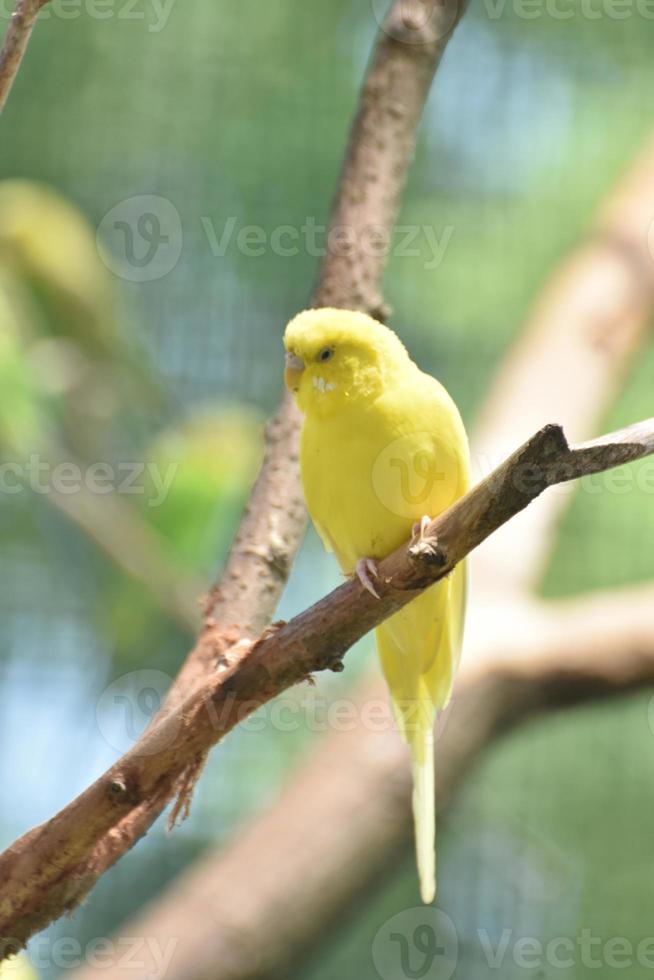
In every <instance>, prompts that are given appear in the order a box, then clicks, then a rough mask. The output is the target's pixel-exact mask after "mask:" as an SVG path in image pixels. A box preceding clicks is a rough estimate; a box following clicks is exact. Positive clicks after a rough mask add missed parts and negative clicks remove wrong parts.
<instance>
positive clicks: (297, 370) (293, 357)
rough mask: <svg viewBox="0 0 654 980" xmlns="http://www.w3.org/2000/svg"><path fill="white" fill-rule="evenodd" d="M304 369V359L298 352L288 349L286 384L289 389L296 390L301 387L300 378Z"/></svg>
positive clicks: (285, 370)
mask: <svg viewBox="0 0 654 980" xmlns="http://www.w3.org/2000/svg"><path fill="white" fill-rule="evenodd" d="M303 371H304V361H303V360H302V358H301V357H298V356H297V354H292V353H291V351H290V350H288V351H286V359H285V369H284V384H285V385H286V387H287V388H288V390H289V391H292V392H295V391H297V390H298V388H299V387H300V378H301V377H302V372H303Z"/></svg>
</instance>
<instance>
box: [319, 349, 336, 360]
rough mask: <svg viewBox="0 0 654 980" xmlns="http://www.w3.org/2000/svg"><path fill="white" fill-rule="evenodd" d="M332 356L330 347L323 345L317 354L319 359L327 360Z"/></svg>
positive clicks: (332, 352)
mask: <svg viewBox="0 0 654 980" xmlns="http://www.w3.org/2000/svg"><path fill="white" fill-rule="evenodd" d="M333 356H334V351H333V349H332V348H331V347H323V349H322V350H321V351H320V353H319V354H318V360H319V361H329V360H330V359H331V358H332V357H333Z"/></svg>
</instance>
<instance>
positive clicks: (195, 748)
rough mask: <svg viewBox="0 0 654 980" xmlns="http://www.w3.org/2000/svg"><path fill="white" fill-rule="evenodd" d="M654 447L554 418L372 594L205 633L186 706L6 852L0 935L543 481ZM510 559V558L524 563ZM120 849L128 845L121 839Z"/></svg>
mask: <svg viewBox="0 0 654 980" xmlns="http://www.w3.org/2000/svg"><path fill="white" fill-rule="evenodd" d="M652 452H654V419H650V420H648V421H646V422H641V423H638V424H637V425H634V426H630V427H628V428H626V429H622V430H620V431H619V432H615V433H612V434H610V435H607V436H604V437H602V438H601V439H596V440H593V441H592V442H590V443H584V444H582V445H580V446H577V447H574V446H573V447H570V446H569V445H568V443H567V441H566V438H565V435H564V433H563V430H562V429H561V427H560V426H557V425H549V426H546V427H545V428H543V429H541V430H540V431H539V432H537V433H536V434H535V435H534V436H533V437H532V438H531V439H530V440H528V442H526V443H525V444H524V445H523V446H521V447H519V449H517V450H516V451H515V452H514V453H513V454H512V455H511V456H510V457H509V458H508V459H507V460H506V461H505V462H504V463H503V464H501V466H499V467H498V468H497V469H496V470H494V471H493V473H491V474H490V475H489V476H488V477H486V479H484V480H483V481H482V482H481V483H479V484H477V486H475V487H474V488H473V489H472V490H470V491H469V492H468V493H467V494H466V495H465V496H464V497H462V498H461V499H460V500H459V501H457V502H456V503H455V504H454V505H453V506H452V507H450V508H449V509H448V510H447V511H446V512H445V513H444V514H442V515H440V516H439V517H438V518H437V519H436V520H434V521H433V522H432V523H431V524H430V525H429V527H428V528H427V529H426V533H425V536H424V538H423V540H421V541H418V542H416V543H413V544H412V543H409V544H407V545H404V546H402V547H401V548H398V549H397V551H395V552H394V553H393V554H392V555H390V556H389V557H388V558H386V559H384V560H383V561H382V562H380V563H379V583H378V585H379V591H380V595H381V598H380V599H375V598H373V597H372V596H371V595H370V594H369V593H368V592H366V591H365V590H364V589H362V588H361V586H360V585H359V583H358V582H356V581H352V580H351V581H348V582H346V583H345V584H343V585H341V586H340V587H339V588H337V589H335V590H334V591H333V592H332V593H331V594H330V595H329V596H327V597H326V598H324V599H322V600H321V601H320V602H318V603H316V604H315V605H314V606H312V607H311V608H310V609H308V610H306V611H305V612H303V613H301V614H300V615H299V616H296V617H295V618H294V619H293V620H291V621H290V622H289V623H286V624H283V625H278V626H276V627H275V628H273V629H268V630H266V631H265V632H264V633H263V634H262V636H261V637H259V639H258V640H257V641H256V642H254V643H244V642H243V641H242V640H241V641H240V642H239V643H233V642H232V640H233V638H230V636H229V635H228V634H226V633H225V631H224V630H221V629H220V628H218V627H216V626H213V627H210V628H208V629H207V631H206V634H207V642H210V643H211V645H212V647H213V653H214V660H215V661H216V662H217V663H218V664H219V666H218V668H217V669H216V670H215V671H214V672H213V673H212V675H211V676H210V677H209V678H207V679H206V680H205V681H204V682H203V684H202V685H201V686H200V687H199V688H198V689H197V690H196V691H195V692H194V693H193V694H191V695H190V697H189V698H187V699H186V701H185V702H184V703H183V704H181V705H180V706H179V707H178V708H176V709H175V710H174V711H172V712H170V713H169V714H168V715H167V716H164V717H161V718H159V719H158V720H157V719H155V722H154V723H153V725H152V726H151V727H150V729H149V730H148V731H146V732H145V733H144V735H143V736H142V737H141V739H140V740H139V741H138V742H137V744H136V745H135V746H134V747H133V748H132V749H131V750H130V751H129V752H127V753H126V754H125V755H124V756H123V757H122V759H120V760H119V761H118V762H117V763H116V764H115V765H114V766H112V767H111V769H109V770H108V772H107V773H105V774H104V775H103V776H102V777H100V779H98V780H97V781H96V782H95V783H93V785H92V786H90V787H89V788H88V789H87V790H86V791H85V792H84V793H82V794H81V795H80V796H79V797H78V798H77V799H76V800H74V801H73V802H72V803H71V804H69V806H67V807H66V808H65V809H64V810H62V811H61V812H60V813H59V814H57V816H55V817H53V818H52V819H51V820H49V821H48V822H47V823H45V824H42V825H41V826H40V827H37V828H35V829H34V830H32V831H30V832H29V833H28V834H26V835H25V836H24V837H22V838H20V839H19V840H18V841H16V842H15V843H14V844H13V845H12V847H10V848H9V849H8V851H6V852H5V853H4V855H2V856H0V885H1V886H2V895H3V902H2V906H1V907H0V935H2V936H3V937H5V939H7V938H8V937H9V939H10V942H5V951H6V952H8V951H10V950H11V948H12V942H13V943H14V944H15V945H16V946H18V945H19V944H21V943H24V942H25V940H26V939H27V938H28V937H29V936H30V935H32V934H33V932H35V931H36V930H37V929H39V928H41V927H42V926H43V925H45V924H46V923H47V922H48V921H51V919H52V918H53V916H54V915H55V914H61V913H62V912H63V911H66V910H68V909H69V908H70V907H71V905H73V904H75V903H76V902H77V901H78V900H79V894H80V882H81V883H83V886H84V887H85V888H88V887H89V886H90V884H91V883H92V881H93V880H95V870H96V869H95V867H94V861H96V860H97V848H98V845H101V846H107V843H105V842H107V841H108V840H110V839H111V834H112V828H114V827H115V826H116V824H117V823H119V821H120V819H121V818H124V817H125V816H126V815H128V814H130V813H133V814H136V816H137V818H138V815H139V814H140V812H141V810H142V808H143V806H144V805H145V804H146V803H147V801H149V800H153V799H154V800H159V799H160V798H161V797H162V795H163V796H166V795H167V794H169V792H170V790H171V787H172V786H174V785H175V783H176V781H177V780H178V779H180V778H181V777H182V776H183V774H184V772H185V771H186V770H187V769H188V767H190V766H191V767H192V766H193V765H194V763H195V760H197V759H198V758H199V757H203V756H204V753H206V751H207V750H208V749H209V748H210V746H212V745H213V744H215V743H216V742H218V741H219V740H220V739H221V738H223V737H224V735H225V734H226V733H227V732H228V731H230V730H231V729H232V728H233V727H235V725H237V724H238V723H239V722H240V721H242V720H243V719H244V718H245V717H247V715H249V714H250V713H251V712H252V711H254V710H255V709H256V708H258V707H260V706H261V705H262V704H265V703H266V702H267V701H269V700H271V699H272V698H273V697H275V696H276V695H278V694H280V693H281V692H282V691H284V690H286V689H287V688H288V687H290V686H291V685H292V684H295V683H297V682H299V681H302V680H305V679H307V678H308V677H309V676H310V674H311V673H312V672H313V671H317V670H324V669H331V670H340V669H342V662H341V661H342V657H343V655H344V653H345V652H346V651H347V650H348V649H349V647H350V646H351V645H352V644H353V643H354V642H355V641H356V640H357V639H359V638H360V637H361V636H363V634H364V633H366V632H368V631H369V630H370V629H372V628H373V627H374V626H376V625H378V624H379V623H380V622H381V621H382V620H383V619H385V618H386V617H388V616H389V615H390V614H391V613H393V612H395V611H396V610H397V609H399V608H400V607H401V606H403V605H405V604H406V603H407V602H409V601H410V600H411V599H412V598H414V597H415V596H416V595H417V594H418V592H419V591H420V590H422V589H424V588H427V587H428V586H429V585H431V584H433V583H434V582H436V581H437V580H439V579H441V578H443V576H445V575H446V574H447V573H448V572H449V571H451V569H452V568H453V567H454V566H455V564H456V563H457V562H459V561H460V560H461V559H462V558H464V557H465V556H466V555H467V554H469V552H470V551H472V550H473V549H474V548H475V547H477V546H478V545H479V544H480V543H481V542H482V541H483V540H484V539H485V538H487V537H488V536H489V535H490V534H492V533H493V531H495V530H496V529H497V528H498V527H500V526H501V525H502V524H504V523H505V522H506V521H508V520H510V519H511V518H512V517H513V516H514V515H515V514H517V513H519V512H520V511H521V510H522V509H523V508H524V507H526V506H527V505H528V504H529V503H530V502H531V501H533V500H534V499H535V498H536V497H537V496H539V495H540V493H542V491H543V490H545V489H546V488H547V487H549V486H552V485H553V484H555V483H560V482H563V481H567V480H571V479H575V478H577V477H579V476H581V475H584V474H590V473H598V472H601V471H602V470H606V469H609V468H611V467H613V466H616V465H619V464H621V463H624V462H627V461H632V460H635V459H638V458H640V457H643V456H646V455H648V454H650V453H652ZM517 558H518V555H513V556H512V560H517ZM117 846H120V843H119V842H117Z"/></svg>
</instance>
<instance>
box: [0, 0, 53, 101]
mask: <svg viewBox="0 0 654 980" xmlns="http://www.w3.org/2000/svg"><path fill="white" fill-rule="evenodd" d="M47 2H48V0H16V6H15V7H14V11H13V13H12V15H11V20H10V21H9V27H8V28H7V31H6V33H5V38H4V41H3V44H2V50H1V51H0V112H2V110H3V109H4V107H5V103H6V101H7V98H8V97H9V93H10V91H11V87H12V85H13V84H14V79H15V78H16V75H17V74H18V69H19V68H20V64H21V61H22V60H23V55H24V54H25V51H26V50H27V45H28V43H29V39H30V36H31V34H32V31H33V29H34V25H35V23H36V18H37V17H38V14H39V10H40V9H41V7H44V6H45V4H46V3H47Z"/></svg>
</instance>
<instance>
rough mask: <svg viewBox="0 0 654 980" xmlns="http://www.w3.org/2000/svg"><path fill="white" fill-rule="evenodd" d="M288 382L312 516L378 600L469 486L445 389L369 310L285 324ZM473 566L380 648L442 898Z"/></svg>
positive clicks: (432, 888) (431, 596)
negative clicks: (389, 573)
mask: <svg viewBox="0 0 654 980" xmlns="http://www.w3.org/2000/svg"><path fill="white" fill-rule="evenodd" d="M284 345H285V347H286V371H285V379H286V384H287V386H288V388H289V389H290V390H291V391H292V392H293V394H294V395H295V398H296V401H297V403H298V405H299V407H300V409H301V411H302V412H303V414H304V423H303V427H302V442H301V466H302V482H303V486H304V494H305V498H306V503H307V507H308V509H309V513H310V514H311V517H312V519H313V522H314V524H315V526H316V529H317V531H318V533H319V534H320V536H321V538H322V540H323V542H324V543H325V546H326V547H327V548H328V550H330V551H333V552H334V553H335V555H336V557H337V559H338V561H339V564H340V566H341V568H342V570H343V571H344V572H345V573H347V574H356V575H357V576H358V578H359V580H360V581H361V584H362V585H363V586H364V587H365V588H367V589H368V590H369V591H370V592H372V593H373V594H374V595H376V594H377V593H376V589H375V577H376V575H377V570H376V565H375V561H376V560H378V559H380V558H383V557H385V556H386V555H388V554H390V552H391V551H393V550H394V549H395V548H397V547H398V546H399V545H400V544H401V543H402V542H403V541H406V540H407V539H408V538H409V537H410V536H411V535H412V533H413V534H415V533H421V529H422V527H423V519H424V518H425V517H427V516H430V517H434V516H436V515H437V514H439V513H440V512H442V511H443V510H445V509H446V508H447V507H449V506H450V505H451V504H452V503H453V502H454V501H455V500H456V499H457V498H458V497H460V496H461V495H462V494H463V493H465V491H466V490H467V488H468V481H469V458H468V443H467V439H466V434H465V430H464V428H463V423H462V422H461V418H460V416H459V413H458V410H457V408H456V406H455V404H454V402H453V401H452V399H451V398H450V397H449V395H448V394H447V392H446V391H445V389H444V388H443V387H442V386H441V385H440V384H439V383H438V382H437V381H436V380H434V378H432V377H430V376H429V375H427V374H424V373H423V372H422V371H420V369H419V368H418V367H417V366H416V365H415V364H414V363H413V361H411V360H410V358H409V355H408V354H407V352H406V350H405V348H404V346H403V345H402V343H401V342H400V340H399V338H398V337H397V336H396V335H395V334H394V333H393V331H392V330H389V329H388V328H387V327H385V326H383V325H382V324H380V323H377V321H375V320H373V319H372V318H371V317H369V316H366V315H365V314H363V313H356V312H353V311H350V310H337V309H315V310H306V311H305V312H304V313H300V314H298V316H296V317H295V318H294V319H293V320H291V322H290V323H289V324H288V326H287V328H286V333H285V336H284ZM465 591H466V589H465V568H464V566H463V565H459V566H457V567H456V568H455V569H454V571H453V572H452V573H451V575H449V576H448V577H447V578H445V579H443V580H442V581H440V582H438V583H436V584H435V585H433V586H431V587H430V588H429V589H427V590H426V591H425V592H423V593H422V594H421V595H420V596H418V597H417V598H416V599H414V600H413V601H412V602H410V603H409V604H408V605H407V606H405V607H404V608H403V609H401V610H399V611H398V612H397V613H395V614H394V615H393V616H391V617H390V618H389V619H387V620H386V621H385V622H384V623H382V625H381V626H379V627H378V629H377V630H376V638H377V649H378V652H379V658H380V661H381V666H382V670H383V672H384V676H385V678H386V681H387V683H388V686H389V689H390V693H391V699H392V703H393V708H394V713H395V717H396V720H397V724H398V728H399V730H400V732H401V733H402V735H403V737H404V738H405V740H406V741H407V743H408V745H409V747H410V750H411V757H412V768H413V780H414V790H413V814H414V822H415V830H416V856H417V863H418V872H419V875H420V892H421V896H422V899H423V901H424V902H427V903H428V902H431V901H433V899H434V896H435V893H436V869H435V863H436V862H435V848H434V839H435V811H434V744H433V729H434V720H435V716H436V711H437V709H438V708H440V707H443V706H444V705H445V704H446V703H447V700H448V698H449V696H450V691H451V687H452V680H453V675H454V671H455V669H456V665H457V662H458V658H459V653H460V649H461V640H462V633H463V617H464V607H465Z"/></svg>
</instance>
